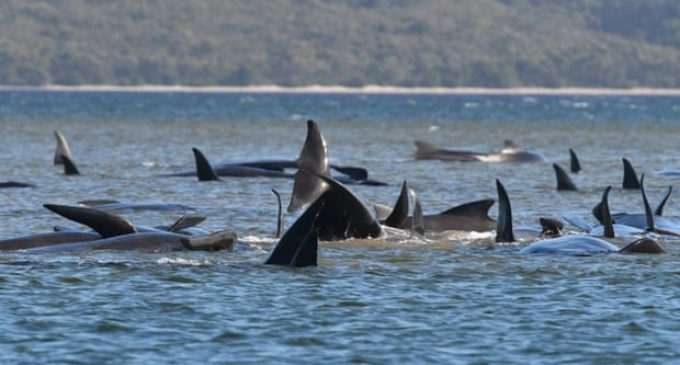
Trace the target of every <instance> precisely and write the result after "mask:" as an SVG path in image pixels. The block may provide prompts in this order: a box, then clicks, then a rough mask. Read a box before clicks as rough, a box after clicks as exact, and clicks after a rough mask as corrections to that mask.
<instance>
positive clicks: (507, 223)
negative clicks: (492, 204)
mask: <svg viewBox="0 0 680 365" xmlns="http://www.w3.org/2000/svg"><path fill="white" fill-rule="evenodd" d="M496 190H497V192H498V219H497V221H496V242H514V241H515V234H514V232H513V231H512V208H511V206H510V198H508V193H507V192H506V191H505V187H504V186H503V184H502V183H501V181H500V180H498V179H496Z"/></svg>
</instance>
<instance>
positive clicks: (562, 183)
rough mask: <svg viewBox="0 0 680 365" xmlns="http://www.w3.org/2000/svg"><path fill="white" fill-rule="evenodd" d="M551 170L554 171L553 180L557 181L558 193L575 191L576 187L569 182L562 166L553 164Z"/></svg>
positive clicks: (569, 179)
mask: <svg viewBox="0 0 680 365" xmlns="http://www.w3.org/2000/svg"><path fill="white" fill-rule="evenodd" d="M553 169H555V178H556V179H557V190H558V191H576V190H578V189H577V188H576V185H574V182H573V181H571V178H570V177H569V175H567V172H566V171H564V169H563V168H562V166H560V165H558V164H556V163H554V164H553Z"/></svg>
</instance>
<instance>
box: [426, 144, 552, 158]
mask: <svg viewBox="0 0 680 365" xmlns="http://www.w3.org/2000/svg"><path fill="white" fill-rule="evenodd" d="M415 145H416V153H415V159H416V160H442V161H481V162H545V157H543V156H542V155H540V154H538V153H535V152H530V151H526V150H522V149H520V148H519V147H517V146H516V145H515V144H514V143H513V142H512V141H508V140H506V141H505V147H504V148H503V149H502V150H501V152H500V153H485V152H477V151H469V150H452V149H446V148H442V147H439V146H436V145H434V144H431V143H427V142H423V141H415Z"/></svg>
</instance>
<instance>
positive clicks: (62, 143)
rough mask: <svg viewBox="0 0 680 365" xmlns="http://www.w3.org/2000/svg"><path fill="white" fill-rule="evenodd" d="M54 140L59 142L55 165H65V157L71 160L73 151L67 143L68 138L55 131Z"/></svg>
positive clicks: (55, 152) (55, 153)
mask: <svg viewBox="0 0 680 365" xmlns="http://www.w3.org/2000/svg"><path fill="white" fill-rule="evenodd" d="M54 138H56V140H57V147H56V149H55V151H54V164H55V165H63V164H64V156H66V157H68V158H71V159H72V157H71V149H70V148H69V146H68V141H66V137H64V135H63V134H62V133H61V132H60V131H57V130H55V131H54Z"/></svg>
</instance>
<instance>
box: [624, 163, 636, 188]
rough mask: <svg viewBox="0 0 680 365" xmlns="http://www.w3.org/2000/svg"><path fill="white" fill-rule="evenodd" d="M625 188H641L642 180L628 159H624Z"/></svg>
mask: <svg viewBox="0 0 680 365" xmlns="http://www.w3.org/2000/svg"><path fill="white" fill-rule="evenodd" d="M622 185H623V188H624V189H640V180H638V177H637V174H636V173H635V169H634V168H633V165H632V164H631V163H630V161H628V160H627V159H625V158H624V159H623V184H622Z"/></svg>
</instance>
